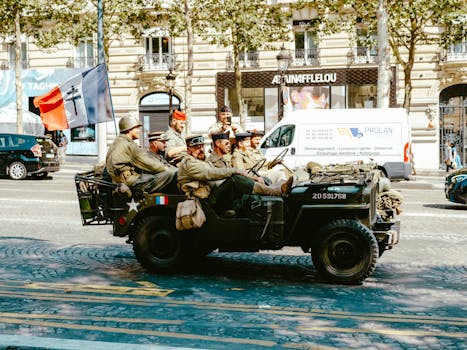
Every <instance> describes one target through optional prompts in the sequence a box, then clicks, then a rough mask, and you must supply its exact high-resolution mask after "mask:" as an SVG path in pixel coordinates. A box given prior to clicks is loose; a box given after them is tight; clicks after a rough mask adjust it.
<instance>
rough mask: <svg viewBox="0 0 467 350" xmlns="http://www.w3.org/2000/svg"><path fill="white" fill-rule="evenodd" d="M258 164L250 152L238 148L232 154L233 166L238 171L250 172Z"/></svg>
mask: <svg viewBox="0 0 467 350" xmlns="http://www.w3.org/2000/svg"><path fill="white" fill-rule="evenodd" d="M256 163H257V161H256V160H255V159H254V158H253V157H252V156H251V153H250V152H248V151H241V150H239V149H238V148H236V149H235V150H234V151H233V154H232V165H233V166H234V167H235V168H238V169H245V170H250V169H251V168H253V166H254V165H255V164H256Z"/></svg>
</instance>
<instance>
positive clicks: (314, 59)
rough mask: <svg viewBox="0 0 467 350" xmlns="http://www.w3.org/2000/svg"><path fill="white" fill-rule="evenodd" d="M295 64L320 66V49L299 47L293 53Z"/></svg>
mask: <svg viewBox="0 0 467 350" xmlns="http://www.w3.org/2000/svg"><path fill="white" fill-rule="evenodd" d="M292 65H293V66H313V67H317V66H319V49H318V48H313V49H307V50H305V49H299V50H295V51H294V52H293V55H292Z"/></svg>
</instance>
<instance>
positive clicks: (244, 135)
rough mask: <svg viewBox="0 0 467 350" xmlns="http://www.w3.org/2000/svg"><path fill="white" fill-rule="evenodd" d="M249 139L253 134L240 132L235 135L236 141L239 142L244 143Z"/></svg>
mask: <svg viewBox="0 0 467 350" xmlns="http://www.w3.org/2000/svg"><path fill="white" fill-rule="evenodd" d="M247 137H251V134H250V133H249V132H239V133H238V134H235V139H236V140H237V141H242V140H243V139H246V138H247Z"/></svg>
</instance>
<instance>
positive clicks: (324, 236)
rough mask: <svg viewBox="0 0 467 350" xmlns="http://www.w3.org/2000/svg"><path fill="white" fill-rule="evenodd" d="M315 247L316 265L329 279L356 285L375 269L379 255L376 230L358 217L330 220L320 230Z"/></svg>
mask: <svg viewBox="0 0 467 350" xmlns="http://www.w3.org/2000/svg"><path fill="white" fill-rule="evenodd" d="M317 238H318V242H317V244H316V245H315V248H314V249H312V260H313V264H314V266H315V268H316V269H317V270H318V272H319V273H320V274H321V275H322V276H324V277H325V278H326V279H328V280H330V281H332V282H337V283H343V284H357V283H360V282H362V281H363V280H365V279H366V278H367V277H368V276H369V275H370V274H371V273H372V272H373V271H374V269H375V267H376V259H377V258H378V255H379V249H378V242H377V241H376V238H375V236H374V235H373V233H372V232H371V231H370V230H369V229H368V228H367V227H366V226H364V225H363V224H361V223H360V222H358V221H356V220H351V219H340V220H335V221H331V222H330V223H328V224H327V225H325V226H324V227H322V228H321V229H320V230H319V231H318V232H317Z"/></svg>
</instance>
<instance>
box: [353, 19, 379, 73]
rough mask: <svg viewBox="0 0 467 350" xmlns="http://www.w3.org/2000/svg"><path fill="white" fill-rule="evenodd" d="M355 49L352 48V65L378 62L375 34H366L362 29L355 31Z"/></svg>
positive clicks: (366, 31)
mask: <svg viewBox="0 0 467 350" xmlns="http://www.w3.org/2000/svg"><path fill="white" fill-rule="evenodd" d="M356 35H357V38H356V44H357V45H356V47H355V48H354V63H356V64H358V63H366V64H368V63H369V64H375V63H377V62H378V46H377V44H376V43H377V40H378V36H377V33H375V32H368V30H367V29H366V28H364V27H361V28H357V30H356Z"/></svg>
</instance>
